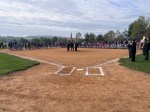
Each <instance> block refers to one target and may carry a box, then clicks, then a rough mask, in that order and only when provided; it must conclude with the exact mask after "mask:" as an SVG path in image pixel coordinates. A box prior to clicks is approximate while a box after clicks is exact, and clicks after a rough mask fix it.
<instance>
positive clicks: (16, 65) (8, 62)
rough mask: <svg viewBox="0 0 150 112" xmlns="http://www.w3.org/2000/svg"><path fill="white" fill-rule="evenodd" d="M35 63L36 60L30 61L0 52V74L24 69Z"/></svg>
mask: <svg viewBox="0 0 150 112" xmlns="http://www.w3.org/2000/svg"><path fill="white" fill-rule="evenodd" d="M37 64H39V63H38V62H36V61H30V60H27V59H22V58H18V57H15V56H12V55H8V54H4V53H0V75H5V74H8V73H11V72H14V71H20V70H24V69H27V68H29V67H31V66H34V65H37Z"/></svg>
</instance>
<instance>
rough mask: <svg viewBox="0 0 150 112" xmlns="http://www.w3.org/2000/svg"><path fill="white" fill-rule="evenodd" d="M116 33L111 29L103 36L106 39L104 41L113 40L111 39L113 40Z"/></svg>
mask: <svg viewBox="0 0 150 112" xmlns="http://www.w3.org/2000/svg"><path fill="white" fill-rule="evenodd" d="M114 35H115V32H114V31H112V30H110V31H108V32H107V33H106V34H105V35H104V36H103V39H104V41H111V40H113V38H114Z"/></svg>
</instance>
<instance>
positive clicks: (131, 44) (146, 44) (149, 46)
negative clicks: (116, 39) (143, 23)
mask: <svg viewBox="0 0 150 112" xmlns="http://www.w3.org/2000/svg"><path fill="white" fill-rule="evenodd" d="M140 43H141V48H142V52H143V55H144V57H145V60H146V61H147V60H148V58H149V50H150V38H149V37H145V36H144V37H143V39H142V40H141V42H140ZM136 44H137V42H136V41H135V40H130V41H128V50H129V58H130V59H131V61H133V62H135V55H136V48H137V45H136Z"/></svg>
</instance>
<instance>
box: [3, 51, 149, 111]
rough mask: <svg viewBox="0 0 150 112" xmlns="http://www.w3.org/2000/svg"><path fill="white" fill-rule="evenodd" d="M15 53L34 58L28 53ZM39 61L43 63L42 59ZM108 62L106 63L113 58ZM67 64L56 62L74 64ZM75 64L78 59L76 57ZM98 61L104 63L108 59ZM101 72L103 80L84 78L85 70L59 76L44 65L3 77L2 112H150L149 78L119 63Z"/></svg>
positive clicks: (55, 68)
mask: <svg viewBox="0 0 150 112" xmlns="http://www.w3.org/2000/svg"><path fill="white" fill-rule="evenodd" d="M33 52H34V51H33ZM96 52H97V51H96ZM101 52H102V51H101ZM120 52H121V51H120ZM14 53H16V54H20V55H26V56H31V55H30V54H28V53H27V54H26V53H25V52H22V53H20V52H14ZM33 54H35V53H33ZM70 54H71V53H70ZM122 55H125V54H122ZM32 56H33V55H32ZM33 57H34V56H33ZM35 57H36V56H35ZM104 57H106V56H105V55H104ZM37 58H38V59H44V57H42V56H41V57H40V56H39V57H37ZM108 58H109V57H108ZM108 58H107V60H109V59H110V58H111V56H110V58H109V59H108ZM115 58H117V56H116V57H115ZM56 59H57V58H56ZM58 60H59V59H58ZM66 60H67V58H66V59H64V60H60V61H57V62H58V63H59V62H62V63H66V65H69V64H70V63H72V62H71V61H68V64H67V62H66ZM74 60H75V61H77V60H78V59H76V58H75V57H74ZM83 60H84V63H83V64H82V66H81V65H79V66H78V68H84V67H83V65H84V64H86V63H87V62H88V59H87V58H86V59H84V58H83ZM86 60H87V61H86ZM97 60H98V61H99V62H104V60H106V59H104V60H103V59H102V60H100V59H98V58H97ZM47 61H48V59H47ZM53 61H56V60H53ZM76 63H77V62H75V64H76ZM94 63H95V61H92V62H90V63H89V64H88V65H95V64H94ZM102 68H103V69H104V73H105V75H104V76H85V72H86V71H85V70H81V71H78V70H75V71H74V72H73V73H72V74H71V75H70V76H60V75H58V74H54V73H55V72H56V71H58V70H59V69H60V68H59V67H57V66H53V65H49V64H44V63H42V64H41V65H38V66H35V67H32V68H30V69H28V70H25V71H20V72H16V73H12V74H10V75H9V76H7V77H0V112H77V111H78V112H149V111H150V76H149V74H145V73H141V72H137V71H133V70H130V69H127V68H125V67H122V66H120V65H119V64H118V63H117V62H112V63H109V64H106V65H104V66H102Z"/></svg>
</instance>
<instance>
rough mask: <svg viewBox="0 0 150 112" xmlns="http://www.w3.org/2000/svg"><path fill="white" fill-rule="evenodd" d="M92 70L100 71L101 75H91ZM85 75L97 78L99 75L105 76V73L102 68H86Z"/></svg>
mask: <svg viewBox="0 0 150 112" xmlns="http://www.w3.org/2000/svg"><path fill="white" fill-rule="evenodd" d="M90 69H99V73H98V74H90V73H89V70H90ZM85 75H86V76H97V75H101V76H104V71H103V69H102V67H86V72H85Z"/></svg>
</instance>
